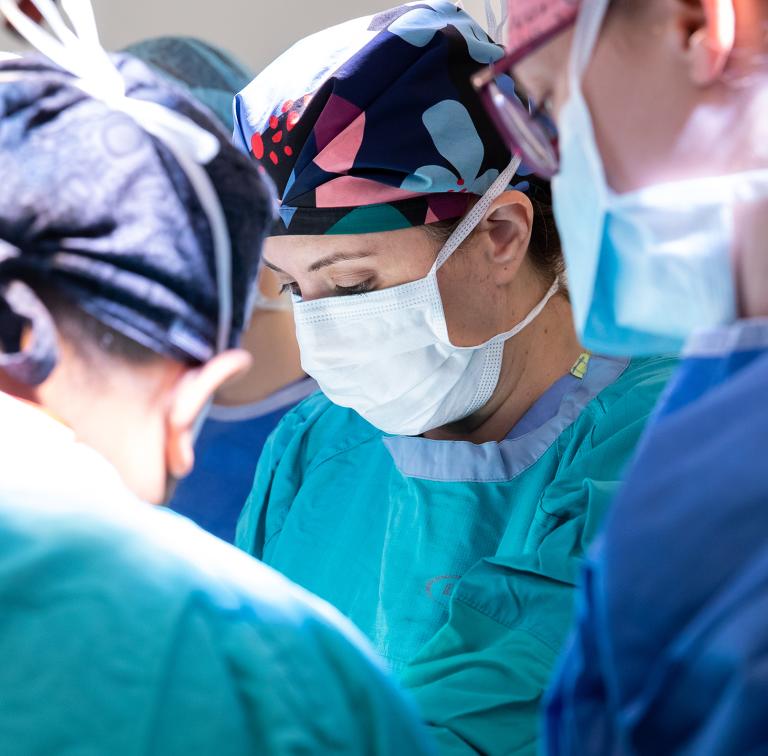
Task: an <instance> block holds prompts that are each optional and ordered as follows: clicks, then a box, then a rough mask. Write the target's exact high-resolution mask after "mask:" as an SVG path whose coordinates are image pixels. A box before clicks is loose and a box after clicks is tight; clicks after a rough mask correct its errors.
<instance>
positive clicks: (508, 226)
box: [479, 190, 533, 284]
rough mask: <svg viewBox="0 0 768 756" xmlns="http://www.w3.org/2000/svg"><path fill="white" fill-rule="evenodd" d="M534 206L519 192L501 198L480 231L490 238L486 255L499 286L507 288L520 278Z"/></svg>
mask: <svg viewBox="0 0 768 756" xmlns="http://www.w3.org/2000/svg"><path fill="white" fill-rule="evenodd" d="M532 228H533V205H532V204H531V201H530V199H528V197H527V196H526V195H525V194H523V192H519V191H516V190H509V191H506V192H504V193H503V194H502V195H500V196H499V197H497V199H496V200H495V201H494V202H493V204H492V205H491V207H490V208H489V209H488V212H487V213H486V215H485V218H484V219H483V221H482V223H481V224H480V227H479V232H480V233H485V234H487V236H488V239H489V241H490V244H488V245H487V247H486V249H487V252H486V255H487V260H488V262H489V263H490V267H491V270H492V271H493V274H492V275H493V278H494V280H495V282H496V283H497V284H507V283H509V282H510V281H511V280H512V279H514V277H515V276H516V275H517V271H518V270H519V268H520V265H521V264H522V262H523V260H524V259H525V255H526V253H527V252H528V244H529V243H530V240H531V230H532Z"/></svg>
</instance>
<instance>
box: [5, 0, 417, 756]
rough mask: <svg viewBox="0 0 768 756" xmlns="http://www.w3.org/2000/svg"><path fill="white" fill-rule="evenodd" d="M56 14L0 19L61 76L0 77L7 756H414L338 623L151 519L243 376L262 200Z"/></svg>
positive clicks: (17, 72)
mask: <svg viewBox="0 0 768 756" xmlns="http://www.w3.org/2000/svg"><path fill="white" fill-rule="evenodd" d="M69 7H70V8H71V9H72V11H73V14H75V15H74V18H73V20H76V22H77V27H76V28H77V30H78V37H74V36H73V35H69V36H65V37H64V39H65V42H66V44H61V43H59V42H57V41H56V40H55V39H54V38H53V37H52V36H51V35H49V34H48V33H47V32H44V31H43V30H42V29H39V28H38V27H36V26H35V25H34V24H33V22H31V21H27V22H26V23H25V22H24V17H23V16H21V15H20V14H18V12H14V11H15V4H14V3H12V2H10V0H0V11H3V12H5V13H7V14H8V16H9V18H10V19H11V20H12V22H13V23H14V25H16V26H17V27H18V28H19V29H20V30H21V31H22V32H24V33H25V35H27V36H28V37H29V38H30V39H31V40H33V41H35V42H36V44H38V45H39V46H40V47H41V48H43V49H45V50H46V52H47V53H48V54H49V55H50V56H52V57H53V58H54V59H55V60H56V61H57V64H54V63H52V62H51V61H49V60H48V59H47V58H45V57H43V56H41V55H30V56H27V57H24V58H20V59H18V60H10V61H4V62H2V63H0V176H2V181H1V182H0V543H1V544H2V547H1V548H0V605H2V612H1V613H0V647H2V650H3V664H2V667H1V668H0V750H2V751H3V752H4V753H14V754H63V753H74V752H77V753H94V754H110V756H112V755H116V756H122V754H126V755H127V754H138V753H141V754H211V753H216V754H232V755H235V754H238V755H240V754H242V755H245V754H254V753H258V754H296V753H312V754H314V753H333V754H339V753H346V754H362V753H386V754H406V753H408V754H410V753H421V752H424V751H426V750H427V747H426V746H425V745H424V740H423V735H422V733H421V731H420V729H419V727H418V725H417V724H416V723H415V720H414V717H413V716H412V714H411V711H410V709H409V707H408V706H407V705H406V704H405V703H404V702H403V701H402V700H401V699H400V696H399V695H398V694H397V692H396V691H395V690H394V689H393V687H392V686H391V684H390V683H389V682H388V681H387V680H386V679H385V677H384V676H383V675H382V673H381V672H380V671H379V669H378V668H377V665H376V664H375V663H374V662H373V661H372V658H371V655H370V652H369V651H367V650H366V648H365V647H364V644H362V642H361V641H360V640H358V634H357V633H356V632H355V631H353V630H351V629H350V628H349V627H347V623H346V621H345V620H342V618H340V617H337V616H336V613H335V612H334V611H333V610H331V609H330V607H327V606H325V605H323V604H322V603H321V602H318V601H316V600H315V599H312V598H311V597H309V596H308V595H307V594H305V593H304V592H303V591H301V590H300V589H298V588H296V587H294V586H292V585H291V584H289V583H288V582H287V581H286V580H284V579H283V578H282V577H280V576H279V575H277V574H276V573H274V572H272V571H271V570H270V569H268V568H266V567H264V566H262V565H259V564H257V563H256V562H254V561H253V560H251V559H249V558H248V557H246V556H245V555H243V554H242V553H241V552H239V551H237V550H236V549H234V547H231V546H228V545H227V544H224V543H222V542H221V541H220V540H219V539H217V538H214V537H213V536H210V535H208V534H207V533H205V532H204V531H202V530H201V529H200V528H198V527H197V526H196V525H194V524H193V523H192V522H190V521H189V520H187V519H185V518H183V517H180V516H178V515H176V514H173V513H171V512H168V511H164V510H163V509H161V508H158V507H155V506H152V505H150V504H148V503H145V502H147V501H149V502H159V501H160V500H161V499H162V498H163V495H164V493H165V490H166V488H167V485H168V481H169V479H170V478H173V477H179V476H182V475H184V474H185V473H186V472H188V471H189V468H190V466H191V464H192V458H193V452H192V429H193V426H194V421H195V417H196V416H197V415H198V413H199V412H200V411H201V409H202V408H203V407H204V406H205V404H206V400H207V397H208V396H210V395H211V394H212V392H213V391H214V390H215V389H216V388H218V387H219V386H220V385H221V384H222V383H223V382H224V381H225V380H226V379H227V378H229V377H230V376H231V375H232V374H233V373H234V372H235V371H237V370H239V369H241V368H243V367H244V366H245V365H246V364H247V362H248V358H247V355H244V354H243V353H242V352H241V351H239V350H237V349H234V348H233V347H234V346H235V345H236V343H237V340H238V338H239V334H240V333H241V332H242V330H243V328H244V326H245V324H246V323H247V322H248V320H247V315H248V312H247V309H248V304H247V303H248V301H249V299H250V297H249V294H250V292H251V291H252V287H253V286H254V284H255V280H256V274H257V267H258V261H259V250H260V247H261V241H262V238H263V235H264V231H265V228H266V225H267V223H268V222H269V221H270V217H271V212H270V210H271V206H272V200H271V196H270V193H269V191H268V190H267V187H266V185H265V183H264V182H263V180H262V179H261V178H260V177H259V175H258V173H257V172H256V171H255V170H254V167H253V165H252V164H250V163H249V162H248V161H247V160H246V159H245V158H244V157H243V156H242V155H241V154H240V153H239V152H238V151H237V150H235V149H234V148H233V147H232V146H231V144H230V141H229V139H228V136H227V134H226V133H225V132H223V131H221V130H220V129H219V127H218V126H217V125H216V123H215V122H214V120H213V119H212V118H211V117H210V116H209V115H208V113H207V111H203V110H201V109H200V108H199V106H198V105H197V104H196V103H195V101H194V100H193V99H192V98H190V97H188V96H186V95H185V94H184V93H183V92H182V90H180V89H178V88H171V87H169V86H168V85H167V84H166V83H164V82H163V81H161V80H160V79H158V78H157V77H156V76H154V75H153V74H152V73H150V71H149V70H148V69H147V68H146V67H145V66H144V65H143V64H142V63H140V62H139V61H137V60H135V59H132V58H129V57H127V56H120V57H115V58H112V59H110V58H108V57H107V55H106V54H105V53H103V51H102V50H101V49H100V48H99V47H98V44H97V36H96V30H95V27H94V25H93V22H92V17H90V15H89V11H90V8H89V6H88V4H87V3H86V4H83V3H78V4H75V5H70V6H69ZM41 8H44V9H45V10H46V13H47V14H48V16H49V17H50V18H51V20H52V21H53V22H54V23H57V22H58V24H59V25H62V24H63V23H64V22H63V21H62V20H61V19H60V18H58V16H57V15H56V14H52V11H51V9H50V6H48V5H45V6H43V5H41ZM78 40H82V41H78ZM70 68H71V69H73V71H70V70H69V69H70ZM142 499H143V500H144V501H142Z"/></svg>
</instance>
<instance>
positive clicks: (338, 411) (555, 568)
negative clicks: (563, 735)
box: [237, 358, 673, 754]
mask: <svg viewBox="0 0 768 756" xmlns="http://www.w3.org/2000/svg"><path fill="white" fill-rule="evenodd" d="M608 363H610V361H605V360H598V359H595V358H593V363H591V364H590V367H589V370H588V376H589V373H590V372H591V371H593V370H601V369H605V366H606V365H607V364H608ZM622 367H624V369H623V371H622V370H616V371H615V372H614V374H613V382H610V383H608V384H607V385H606V386H605V387H604V388H603V389H602V390H601V391H600V392H599V393H598V394H597V395H596V396H594V398H592V399H591V400H590V401H588V402H587V403H586V404H585V405H584V406H583V407H582V409H581V411H580V413H578V414H576V415H575V416H573V417H570V416H569V413H571V412H572V410H573V404H574V401H575V398H574V397H575V395H577V394H578V392H579V391H581V390H582V384H581V383H580V382H577V385H574V386H573V387H572V388H570V389H569V390H568V391H566V393H565V395H563V396H562V398H561V400H560V405H559V407H560V409H559V410H558V412H556V413H555V415H554V416H552V417H550V418H548V419H546V420H544V421H543V423H542V425H541V426H540V427H538V428H533V429H531V430H529V431H528V432H527V433H526V434H525V436H524V437H523V438H525V437H530V438H532V439H536V440H539V439H541V438H542V437H544V436H546V435H547V433H546V432H545V431H547V430H549V429H550V427H554V428H556V430H557V432H556V433H554V434H553V435H552V437H551V439H550V441H549V442H548V444H545V445H542V446H541V447H540V448H539V449H538V451H537V452H536V455H535V457H534V458H533V459H531V460H528V461H527V462H526V464H525V465H521V466H520V469H515V466H514V465H511V466H509V465H508V469H510V470H512V472H511V474H510V475H508V476H506V477H504V476H501V478H499V479H496V480H493V481H478V480H476V479H475V478H476V477H477V476H476V474H475V473H474V472H473V469H476V468H477V465H476V464H473V463H468V462H467V458H468V457H472V454H471V453H470V454H468V452H471V451H472V449H471V447H474V450H475V455H476V456H480V457H482V458H487V457H488V456H489V455H490V453H491V452H492V450H491V449H489V448H487V447H488V445H487V444H483V445H479V446H475V445H472V444H462V443H461V442H459V443H458V444H457V442H442V441H430V440H427V439H423V438H421V439H416V440H415V442H416V443H417V444H419V445H421V446H423V447H424V448H425V450H427V451H429V450H430V449H431V450H432V451H433V454H432V456H433V457H434V458H435V459H444V458H445V457H446V456H449V457H450V456H453V458H454V460H455V466H454V480H453V481H449V480H445V479H442V480H433V479H430V478H429V477H416V476H412V475H406V474H404V473H403V472H401V470H400V469H398V466H397V464H396V463H395V460H394V459H393V456H392V452H391V450H390V448H389V445H391V444H392V441H393V439H391V438H390V439H389V440H388V439H387V437H386V436H384V435H383V434H382V433H381V432H380V431H378V430H377V429H375V428H374V427H373V426H371V425H369V424H368V423H366V422H365V421H364V420H362V419H361V418H360V417H359V416H358V415H356V414H355V413H354V412H352V411H350V410H347V409H343V408H339V407H336V406H334V405H332V404H331V403H330V402H329V401H328V400H327V399H325V398H324V397H323V396H322V395H315V396H314V397H311V398H309V399H308V400H306V401H305V402H304V403H303V404H301V405H299V406H298V407H297V408H296V409H295V410H294V411H292V412H291V413H289V414H288V415H286V417H285V418H284V420H283V421H282V423H281V425H280V426H278V428H277V430H276V431H275V433H274V434H273V435H272V437H271V438H270V440H269V441H268V442H267V445H266V447H265V449H264V453H263V456H262V458H261V461H260V463H259V466H258V469H257V473H256V480H255V486H254V489H253V492H252V493H251V496H250V498H249V500H248V502H247V504H246V507H245V509H244V512H243V515H242V517H241V520H240V523H239V526H238V537H237V543H238V545H239V546H240V547H241V548H243V549H245V550H247V551H249V552H251V553H253V554H255V555H256V556H258V557H260V558H262V559H263V560H264V561H265V562H266V563H268V564H270V565H271V566H273V567H275V568H276V569H278V570H280V571H281V572H283V573H285V574H286V575H288V576H289V577H290V578H291V579H292V580H295V581H296V582H298V583H299V584H300V585H303V586H304V587H306V588H308V589H309V590H311V591H312V592H314V593H316V594H318V595H319V596H321V597H323V598H325V599H327V600H328V601H330V602H331V603H332V604H334V605H335V606H336V607H337V608H339V609H340V610H341V611H342V612H343V613H344V614H346V615H347V616H348V617H350V618H351V619H352V620H353V621H354V622H355V623H356V624H357V625H358V626H359V627H360V628H361V629H362V630H363V631H364V632H365V634H366V635H368V637H369V638H370V639H371V640H372V641H373V643H374V646H375V647H376V649H377V650H378V651H379V653H380V654H381V655H382V656H383V657H384V658H385V659H386V660H387V661H388V663H389V664H390V665H391V666H392V667H393V668H394V669H395V670H397V671H398V672H399V674H400V675H401V677H402V680H403V681H404V682H405V684H406V685H407V687H409V688H410V689H411V690H412V692H413V693H414V694H415V695H416V697H417V702H418V703H419V704H420V706H421V710H422V713H423V715H424V717H425V719H426V720H427V721H428V722H429V723H430V724H431V725H432V727H433V730H434V732H435V733H436V734H437V736H438V738H439V740H440V742H441V744H442V747H443V751H444V752H445V753H456V754H460V753H474V752H478V751H479V752H482V753H487V754H510V753H534V751H535V740H536V723H537V709H538V705H539V702H540V699H541V696H542V693H543V691H544V688H545V686H546V682H547V679H548V677H549V674H550V671H551V669H552V666H553V664H554V660H555V657H556V654H557V651H558V649H559V648H560V645H561V643H562V642H563V640H564V637H565V635H566V633H567V630H568V627H569V625H570V621H571V605H572V599H573V589H574V585H575V582H576V576H577V574H578V571H579V565H580V564H581V562H582V559H583V554H584V550H585V548H586V545H587V544H588V543H589V541H590V540H591V539H592V537H593V536H594V534H595V533H596V531H597V528H598V525H599V523H600V521H601V520H602V517H603V515H604V513H605V511H606V509H607V507H608V504H609V502H610V500H611V498H612V496H613V493H614V492H615V491H616V489H617V487H618V484H619V479H620V477H621V472H622V469H623V466H624V463H625V461H626V460H627V459H628V457H629V456H630V454H631V452H632V450H633V448H634V446H635V444H636V442H637V440H638V438H639V436H640V433H641V430H642V428H643V425H644V423H645V421H646V419H647V417H648V415H649V413H650V412H651V410H652V408H653V406H654V404H655V402H656V399H657V397H658V395H659V393H660V391H661V390H662V388H663V386H664V384H665V383H666V381H667V378H668V376H669V375H670V373H671V370H672V367H673V361H672V360H669V359H663V358H654V359H643V360H637V361H633V362H632V363H630V364H629V365H628V366H624V365H622ZM586 380H587V379H585V381H586ZM564 415H568V416H569V422H568V423H566V424H565V426H564V427H563V423H562V418H563V416H564ZM524 420H525V418H524ZM519 442H520V438H517V437H515V434H514V430H513V431H512V432H511V433H510V439H508V441H503V442H501V443H500V444H496V445H492V446H496V447H498V453H499V455H501V454H502V452H503V451H504V450H506V449H507V447H508V446H510V445H512V446H511V447H510V448H512V449H520V451H519V453H520V454H523V455H525V454H528V453H529V452H530V449H529V448H523V447H522V446H520V444H519ZM409 443H410V442H409ZM516 444H517V446H515V445H516ZM468 447H470V448H468ZM422 456H423V457H425V458H426V457H428V456H429V455H428V454H424V453H422ZM475 461H476V460H475ZM508 462H509V460H507V463H508ZM441 469H444V466H442V467H441ZM470 473H471V474H470Z"/></svg>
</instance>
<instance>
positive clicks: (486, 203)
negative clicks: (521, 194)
mask: <svg viewBox="0 0 768 756" xmlns="http://www.w3.org/2000/svg"><path fill="white" fill-rule="evenodd" d="M520 163H522V158H521V157H520V155H515V156H514V157H513V158H512V162H510V164H509V165H508V166H507V167H506V168H505V169H504V170H503V171H502V172H501V173H500V174H499V176H498V178H497V179H496V180H495V181H494V182H493V183H492V184H491V186H490V187H489V188H488V190H487V191H486V193H485V194H484V195H483V196H482V197H480V199H479V200H478V201H477V202H476V203H475V206H474V207H473V208H472V209H471V210H470V211H469V212H468V213H467V214H466V215H465V216H464V217H463V218H462V219H461V222H460V223H459V225H458V226H456V228H455V229H454V231H453V233H452V234H451V235H450V236H449V237H448V239H447V240H446V242H445V244H444V245H443V248H442V249H441V250H440V252H439V253H438V255H437V259H436V260H435V264H434V265H433V266H432V272H436V271H438V270H440V268H442V267H443V265H444V264H445V263H446V261H447V260H448V258H449V257H450V256H451V255H452V254H453V253H454V252H455V251H456V250H457V249H458V248H459V247H460V246H461V245H462V244H463V243H464V242H465V241H466V240H467V238H468V237H469V235H470V234H471V233H472V232H473V231H474V230H475V229H476V228H477V226H478V225H479V224H480V222H481V221H482V220H483V218H485V214H486V213H487V212H488V210H489V208H490V207H491V205H492V204H493V203H494V202H495V201H496V199H497V198H498V197H500V196H501V195H502V194H504V192H505V191H507V189H508V187H509V185H510V184H511V183H512V179H513V178H514V177H515V174H516V173H517V169H518V168H519V167H520Z"/></svg>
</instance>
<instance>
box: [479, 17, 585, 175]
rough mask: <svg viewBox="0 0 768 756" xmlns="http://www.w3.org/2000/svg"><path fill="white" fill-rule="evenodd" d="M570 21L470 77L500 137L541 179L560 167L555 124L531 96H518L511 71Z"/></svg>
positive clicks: (570, 20)
mask: <svg viewBox="0 0 768 756" xmlns="http://www.w3.org/2000/svg"><path fill="white" fill-rule="evenodd" d="M572 21H573V19H568V20H566V21H565V22H564V23H562V24H558V25H557V26H556V27H555V28H553V29H551V30H550V31H549V32H548V33H547V34H545V35H544V36H541V37H539V38H538V39H536V40H534V41H533V42H532V43H529V44H527V45H524V46H523V47H521V48H520V49H518V50H515V51H514V52H512V53H511V54H509V55H506V56H504V57H503V58H502V59H501V60H499V61H497V62H496V63H493V64H491V65H490V66H489V67H488V68H484V69H482V70H480V71H478V72H477V73H476V74H475V75H474V76H473V77H472V85H473V86H474V88H475V90H476V92H477V93H478V96H479V97H480V100H481V101H482V103H483V105H484V106H485V109H486V110H487V111H488V115H489V116H490V118H491V120H492V121H493V122H494V124H495V125H496V128H497V129H498V130H499V133H500V134H501V136H502V138H503V139H504V140H505V141H506V142H507V144H508V145H509V147H510V149H511V150H512V151H513V152H515V153H519V154H520V156H521V157H522V159H523V163H525V165H526V166H527V167H528V168H530V169H531V170H532V171H533V172H534V173H536V174H537V175H539V176H541V177H542V178H544V179H551V178H552V177H553V176H554V175H555V174H556V173H557V172H558V170H559V168H560V153H559V150H558V136H557V126H556V125H555V122H554V119H553V118H552V116H551V115H550V114H549V113H548V111H547V108H546V107H543V106H542V105H539V104H537V103H535V102H534V101H533V100H532V99H531V98H530V97H526V96H525V95H523V97H521V96H520V94H521V93H518V92H517V91H516V87H515V84H514V82H513V80H512V77H511V76H510V71H511V70H512V69H513V68H514V66H516V65H517V64H518V63H519V62H520V61H521V60H523V58H525V57H526V56H528V55H530V54H531V53H532V52H533V51H534V50H535V49H537V48H539V47H541V46H542V45H543V44H545V43H546V42H548V41H549V40H550V39H552V37H554V36H555V35H557V34H559V33H560V32H561V31H563V30H564V29H565V27H566V26H568V25H569V24H570V23H572Z"/></svg>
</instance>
